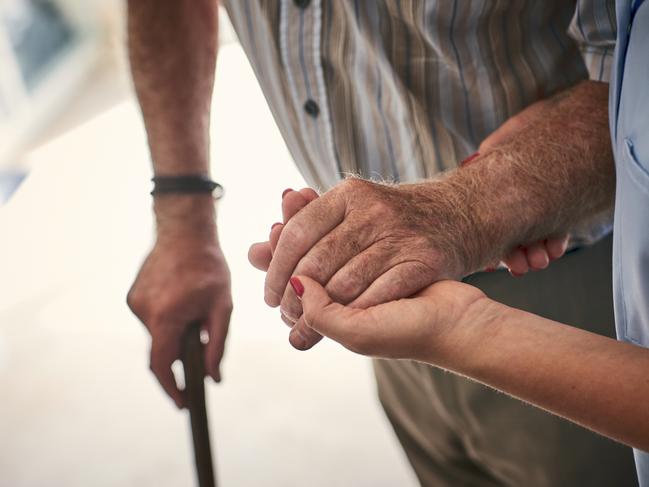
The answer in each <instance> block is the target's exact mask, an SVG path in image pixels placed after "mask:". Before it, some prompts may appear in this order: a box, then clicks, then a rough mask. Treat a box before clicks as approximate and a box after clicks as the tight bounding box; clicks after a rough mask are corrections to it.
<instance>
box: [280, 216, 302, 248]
mask: <svg viewBox="0 0 649 487" xmlns="http://www.w3.org/2000/svg"><path fill="white" fill-rule="evenodd" d="M305 237H306V234H305V232H304V229H303V228H302V226H301V225H300V224H299V223H298V222H296V221H295V220H290V221H289V222H288V223H287V224H286V225H285V226H284V228H283V230H282V236H281V237H280V240H282V241H283V242H287V241H288V242H291V243H292V245H294V246H297V247H299V246H301V245H302V243H303V242H304V240H305Z"/></svg>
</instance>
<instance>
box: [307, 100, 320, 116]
mask: <svg viewBox="0 0 649 487" xmlns="http://www.w3.org/2000/svg"><path fill="white" fill-rule="evenodd" d="M304 111H305V112H307V113H308V114H309V115H311V116H312V117H313V118H317V116H318V114H319V113H320V107H319V106H318V104H317V103H316V102H315V101H314V100H311V99H310V98H309V99H308V100H307V101H306V102H305V103H304Z"/></svg>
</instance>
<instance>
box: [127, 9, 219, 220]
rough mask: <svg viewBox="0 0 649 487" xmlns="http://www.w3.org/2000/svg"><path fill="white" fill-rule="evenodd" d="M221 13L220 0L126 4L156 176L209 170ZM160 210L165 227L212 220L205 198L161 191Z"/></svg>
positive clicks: (134, 67) (210, 206) (157, 204)
mask: <svg viewBox="0 0 649 487" xmlns="http://www.w3.org/2000/svg"><path fill="white" fill-rule="evenodd" d="M217 11H218V4H217V0H191V1H189V0H129V2H128V47H129V57H130V63H131V71H132V75H133V81H134V85H135V90H136V93H137V97H138V100H139V102H140V106H141V108H142V114H143V117H144V124H145V127H146V131H147V136H148V140H149V147H150V150H151V158H152V161H153V168H154V172H155V173H156V174H159V175H177V174H209V122H210V104H211V96H212V88H213V84H214V71H215V67H216V54H217V36H218V18H217ZM155 210H156V215H157V217H158V230H159V232H160V230H161V229H165V228H169V229H170V230H171V231H172V232H184V231H185V230H186V227H195V228H196V229H197V230H198V229H199V228H200V230H201V231H205V230H206V228H205V226H206V225H207V227H209V226H210V224H209V223H206V222H211V221H213V219H214V217H213V216H214V208H213V202H212V200H211V198H209V197H207V196H160V197H157V198H156V200H155ZM207 232H208V233H210V230H209V228H207ZM211 233H213V232H211Z"/></svg>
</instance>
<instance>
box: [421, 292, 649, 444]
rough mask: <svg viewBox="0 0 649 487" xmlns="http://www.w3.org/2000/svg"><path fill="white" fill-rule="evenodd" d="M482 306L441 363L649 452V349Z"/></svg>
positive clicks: (488, 303)
mask: <svg viewBox="0 0 649 487" xmlns="http://www.w3.org/2000/svg"><path fill="white" fill-rule="evenodd" d="M482 301H483V302H479V303H476V304H475V305H474V306H472V307H471V308H470V310H469V311H467V313H466V314H465V317H466V319H465V320H464V321H463V322H462V323H461V324H460V326H458V327H457V328H456V332H457V333H458V334H459V335H455V337H454V340H452V341H450V342H449V343H453V344H454V345H453V347H454V348H455V350H448V352H449V353H444V357H445V360H444V361H445V362H446V363H444V364H439V363H438V365H443V366H444V367H445V368H448V369H449V370H452V371H454V372H456V373H459V374H462V375H465V376H468V377H470V378H473V379H475V380H477V381H479V382H482V383H484V384H487V385H489V386H491V387H494V388H496V389H498V390H501V391H503V392H505V393H507V394H511V395H512V396H515V397H517V398H519V399H521V400H523V401H526V402H529V403H531V404H534V405H536V406H538V407H540V408H543V409H545V410H547V411H550V412H552V413H554V414H557V415H559V416H562V417H565V418H567V419H570V420H571V421H574V422H576V423H579V424H581V425H582V426H585V427H587V428H589V429H592V430H594V431H597V432H599V433H601V434H603V435H606V436H608V437H611V438H614V439H617V440H619V441H621V442H623V443H626V444H629V445H631V446H634V447H636V448H639V449H641V450H645V451H649V349H645V348H642V347H637V346H633V345H630V344H628V343H622V342H618V341H616V340H612V339H610V338H606V337H603V336H600V335H596V334H593V333H590V332H587V331H583V330H580V329H578V328H574V327H571V326H567V325H563V324H560V323H557V322H554V321H551V320H547V319H544V318H541V317H539V316H536V315H533V314H530V313H526V312H524V311H520V310H517V309H513V308H509V307H507V306H505V305H502V304H500V303H496V302H494V301H491V300H488V299H487V298H485V299H484V300H482ZM435 360H436V359H433V360H432V361H433V362H435Z"/></svg>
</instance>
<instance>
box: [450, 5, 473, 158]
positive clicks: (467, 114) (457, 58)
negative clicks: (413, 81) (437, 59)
mask: <svg viewBox="0 0 649 487" xmlns="http://www.w3.org/2000/svg"><path fill="white" fill-rule="evenodd" d="M456 16H457V0H453V11H452V13H451V25H450V27H449V31H448V32H449V40H450V41H451V46H452V47H453V53H454V54H455V61H456V64H457V68H458V70H459V73H460V83H461V84H462V94H463V95H464V116H465V117H466V123H467V126H468V128H469V138H470V139H471V144H473V145H474V146H475V145H477V140H476V137H475V131H474V130H473V121H472V120H471V106H470V104H469V92H468V90H467V88H466V80H465V79H464V70H463V69H462V61H461V59H460V52H459V51H458V48H457V45H456V44H455V39H454V35H453V34H454V33H453V29H454V28H455V18H456Z"/></svg>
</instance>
